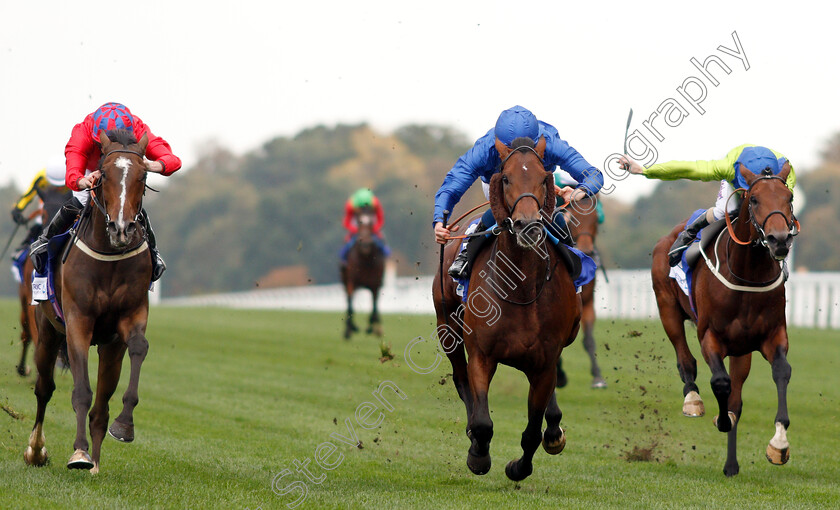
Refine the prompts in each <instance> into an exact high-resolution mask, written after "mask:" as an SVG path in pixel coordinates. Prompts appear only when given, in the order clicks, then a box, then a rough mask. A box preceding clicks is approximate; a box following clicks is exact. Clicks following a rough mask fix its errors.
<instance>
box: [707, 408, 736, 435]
mask: <svg viewBox="0 0 840 510" xmlns="http://www.w3.org/2000/svg"><path fill="white" fill-rule="evenodd" d="M728 414H729V424H730V426H729V427H726V426H725V425H724V427H726V429H725V430H724V429H722V428H721V427H720V426H718V417H719V416H720V415H717V416H715V417H714V418H713V419H712V423H714V424H715V427H717V429H718V430H720V431H721V432H729V431H730V430H732V427H734V426H735V422H736V421H738V419H737V418H736V417H735V413H733V412H732V411H729V412H728Z"/></svg>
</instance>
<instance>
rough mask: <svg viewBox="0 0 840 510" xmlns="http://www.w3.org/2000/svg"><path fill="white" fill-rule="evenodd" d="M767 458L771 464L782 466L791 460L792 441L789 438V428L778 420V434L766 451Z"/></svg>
mask: <svg viewBox="0 0 840 510" xmlns="http://www.w3.org/2000/svg"><path fill="white" fill-rule="evenodd" d="M765 455H766V456H767V460H769V461H770V463H771V464H775V465H777V466H781V465H782V464H785V463H787V461H788V460H790V443H788V440H787V429H786V428H785V426H784V425H782V424H781V423H779V422H776V435H775V436H773V439H771V440H770V443H769V444H768V445H767V451H766V452H765Z"/></svg>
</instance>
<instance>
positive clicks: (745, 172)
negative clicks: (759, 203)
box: [738, 163, 758, 186]
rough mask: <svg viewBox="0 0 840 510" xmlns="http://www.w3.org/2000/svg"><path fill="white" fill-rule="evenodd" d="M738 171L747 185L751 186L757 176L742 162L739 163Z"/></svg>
mask: <svg viewBox="0 0 840 510" xmlns="http://www.w3.org/2000/svg"><path fill="white" fill-rule="evenodd" d="M738 171H739V172H741V177H743V178H744V181H745V182H746V183H747V186H752V183H753V181H755V180H756V179H757V178H758V176H757V175H755V174H754V173H752V172H750V169H749V168H747V167H745V166H744V164H743V163H740V164H739V167H738Z"/></svg>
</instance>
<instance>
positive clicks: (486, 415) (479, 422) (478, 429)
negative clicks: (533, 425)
mask: <svg viewBox="0 0 840 510" xmlns="http://www.w3.org/2000/svg"><path fill="white" fill-rule="evenodd" d="M496 366H497V365H496V362H495V361H491V360H488V359H487V358H485V357H484V356H482V355H481V354H479V353H475V355H470V362H469V363H468V364H467V374H468V376H469V381H470V392H471V393H472V397H473V405H472V414H471V415H470V419H469V421H468V423H467V427H468V429H467V436H468V437H469V438H470V443H471V444H470V449H469V451H468V452H467V467H468V468H470V471H472V472H473V473H475V474H477V475H483V474H486V473H487V472H488V471H490V440H491V439H492V438H493V420H491V419H490V409H489V407H488V404H487V391H488V390H489V388H490V381H491V380H492V379H493V374H495V373H496ZM540 420H542V417H540Z"/></svg>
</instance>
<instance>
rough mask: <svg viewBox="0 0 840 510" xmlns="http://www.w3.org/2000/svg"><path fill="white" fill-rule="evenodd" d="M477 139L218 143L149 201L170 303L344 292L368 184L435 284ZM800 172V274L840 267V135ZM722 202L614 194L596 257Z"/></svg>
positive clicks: (310, 135) (3, 191)
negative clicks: (305, 284) (241, 148)
mask: <svg viewBox="0 0 840 510" xmlns="http://www.w3.org/2000/svg"><path fill="white" fill-rule="evenodd" d="M471 142H472V141H471V140H468V139H466V137H465V136H464V135H463V134H462V133H460V132H458V131H456V130H454V129H452V128H449V127H444V126H432V125H408V126H403V127H401V128H399V129H397V130H395V131H394V132H393V133H391V134H382V133H378V132H376V131H375V130H373V129H372V128H371V127H370V126H368V125H366V124H357V125H337V126H334V127H327V126H315V127H312V128H309V129H305V130H303V131H301V132H300V133H298V134H296V135H295V136H293V137H277V138H274V139H272V140H269V141H267V142H266V143H264V144H263V145H262V146H261V147H260V148H258V149H256V150H253V151H251V152H249V153H247V154H244V155H236V154H233V153H232V152H230V151H229V150H227V149H225V148H223V147H220V146H217V145H212V144H209V145H208V146H207V147H205V150H204V154H203V155H202V156H201V157H200V158H199V161H198V162H197V163H196V164H195V165H193V166H192V167H190V168H185V169H183V170H182V171H180V172H178V173H177V174H175V175H174V176H172V177H171V178H169V179H168V180H167V185H166V186H165V187H164V188H163V189H162V190H161V192H160V193H159V194H155V193H151V194H148V195H147V198H146V200H147V202H146V208H147V210H148V211H149V213H150V216H151V218H152V221H153V224H154V226H155V230H156V233H157V236H158V244H159V246H160V249H161V251H162V253H163V255H164V258H165V259H166V261H167V264H168V266H169V269H168V271H167V272H166V275H165V276H164V279H163V281H162V290H163V293H164V296H178V295H191V294H200V293H210V292H228V291H239V290H249V289H254V288H257V287H258V286H259V282H260V280H261V279H262V278H263V277H264V276H265V275H267V274H269V273H270V272H272V271H273V270H275V269H277V268H281V267H288V266H300V267H302V268H304V269H305V270H306V272H307V273H308V280H309V281H310V282H311V283H331V282H337V281H338V266H337V263H338V255H337V254H338V250H339V248H340V247H341V245H342V243H343V241H344V233H345V232H344V229H343V228H342V226H341V220H342V218H343V212H344V210H343V207H344V202H345V201H346V200H347V198H348V196H349V195H350V194H351V193H352V192H353V191H354V190H355V189H357V188H359V187H363V186H364V187H371V188H372V189H373V191H374V192H375V193H376V195H377V196H378V197H379V199H380V200H381V201H382V203H383V206H384V208H385V213H386V220H385V228H384V232H385V235H386V238H387V241H388V243H389V244H390V245H391V247H392V249H393V251H394V255H393V258H394V259H395V261H396V262H397V267H398V273H399V274H400V275H402V276H409V275H426V274H431V273H432V272H434V271H435V270H436V269H437V262H438V245H436V244H434V242H433V237H432V232H431V226H432V223H431V218H432V208H433V200H434V194H435V192H436V191H437V189H438V187H439V186H440V184H441V182H442V181H443V177H444V175H445V174H446V172H447V171H448V170H449V169H450V168H451V167H452V165H453V163H454V162H455V160H456V159H457V158H458V157H459V156H460V155H461V154H463V153H464V152H465V151H466V150H467V149H468V148H469V147H470V145H471ZM36 170H37V169H34V168H33V173H34V172H35V171H36ZM797 170H798V178H799V179H798V184H797V187H800V186H801V189H802V190H804V192H805V195H806V196H807V207H806V208H805V211H804V213H803V214H802V215H801V217H800V218H799V219H800V221H801V223H802V226H803V230H802V234H801V235H800V236H799V237H798V238H797V239H796V244H795V245H796V265H797V266H801V267H807V268H808V269H810V270H812V271H840V249H838V247H840V221H838V218H840V133H838V134H837V135H835V136H834V138H832V139H831V140H830V141H829V143H828V144H827V146H826V150H825V151H824V153H823V154H822V161H821V163H820V164H819V166H818V167H817V168H814V169H810V171H807V170H808V169H803V168H801V167H799V168H797ZM716 192H717V183H696V182H686V181H674V182H662V183H659V185H658V187H657V188H656V190H655V191H654V192H653V194H651V195H650V196H647V197H643V198H641V199H639V200H638V201H637V202H635V203H634V204H632V205H627V204H624V203H622V202H618V201H616V200H611V199H610V197H609V196H606V197H602V202H603V204H604V207H605V211H606V221H605V223H604V224H603V225H602V226H601V234H600V236H599V239H598V247H599V249H600V250H601V253H602V255H603V259H604V261H605V263H606V265H607V267H608V268H612V267H620V268H625V269H631V268H647V267H649V266H650V253H651V250H652V249H653V245H654V244H655V243H656V240H657V239H659V237H661V236H662V235H664V234H665V233H667V232H668V231H669V230H670V229H671V228H673V226H674V225H676V224H677V223H679V222H680V221H682V220H683V219H685V218H686V217H687V216H688V215H689V214H690V213H691V212H692V211H693V210H694V209H698V208H705V207H709V206H710V205H711V204H712V203H713V201H714V197H715V195H716ZM19 195H20V191H19V190H16V189H15V188H14V187H12V186H6V187H5V188H0V200H2V201H3V202H4V203H6V204H7V205H8V208H7V209H8V210H11V207H12V205H13V204H14V203H15V201H16V200H17V198H18V197H19ZM482 201H484V196H483V194H482V193H481V190H480V187H479V186H477V185H476V186H473V188H472V189H471V190H470V191H469V192H468V193H467V195H466V196H465V198H464V199H463V200H462V203H461V204H459V205H458V207H457V208H456V209H457V210H456V211H455V212H456V213H460V212H462V211H465V210H466V209H467V208H468V207H470V206H471V205H477V204H478V203H480V202H482ZM13 229H14V223H13V222H12V221H11V218H7V220H6V221H3V222H0V236H2V239H1V240H2V242H5V241H6V240H7V239H8V237H9V235H10V234H11V233H12V230H13ZM23 230H24V229H23V228H21V229H20V230H19V232H18V234H17V236H16V239H15V242H14V244H15V245H16V244H17V241H19V240H20V238H22V236H23ZM6 267H7V270H4V271H2V272H0V289H2V290H0V292H2V293H4V294H6V295H13V294H15V293H16V287H15V284H14V282H13V281H12V278H11V272H10V271H9V270H8V258H7V262H6Z"/></svg>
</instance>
